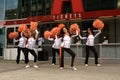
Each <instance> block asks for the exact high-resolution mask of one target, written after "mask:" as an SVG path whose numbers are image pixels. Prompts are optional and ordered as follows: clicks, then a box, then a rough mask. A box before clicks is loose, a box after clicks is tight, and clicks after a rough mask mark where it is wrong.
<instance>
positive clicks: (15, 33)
mask: <svg viewBox="0 0 120 80" xmlns="http://www.w3.org/2000/svg"><path fill="white" fill-rule="evenodd" d="M18 35H19V34H18V32H10V33H9V38H10V39H13V38H18Z"/></svg>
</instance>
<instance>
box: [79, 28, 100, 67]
mask: <svg viewBox="0 0 120 80" xmlns="http://www.w3.org/2000/svg"><path fill="white" fill-rule="evenodd" d="M87 33H88V36H87V37H82V36H81V35H80V36H79V37H80V38H81V39H87V41H86V47H85V49H86V59H85V66H88V58H89V51H90V50H91V51H92V52H93V53H94V55H95V64H96V65H97V66H100V64H99V63H98V53H97V51H96V49H95V47H94V40H95V38H96V37H97V36H98V35H99V34H100V33H101V30H98V33H97V34H95V35H94V33H93V31H92V30H91V29H90V28H88V29H87Z"/></svg>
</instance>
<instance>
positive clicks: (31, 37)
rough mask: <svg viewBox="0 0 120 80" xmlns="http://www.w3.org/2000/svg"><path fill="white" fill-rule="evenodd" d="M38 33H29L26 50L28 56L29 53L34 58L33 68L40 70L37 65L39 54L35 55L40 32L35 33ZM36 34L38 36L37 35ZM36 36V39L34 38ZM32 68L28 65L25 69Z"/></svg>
mask: <svg viewBox="0 0 120 80" xmlns="http://www.w3.org/2000/svg"><path fill="white" fill-rule="evenodd" d="M35 32H36V33H34V31H28V36H29V38H28V42H27V45H26V48H27V55H28V53H29V52H30V53H31V54H32V55H33V56H34V65H33V67H34V68H38V66H37V65H36V62H37V54H36V53H35V51H34V48H35V43H36V39H37V35H38V31H37V30H36V31H35ZM35 34H36V35H35ZM34 36H35V37H34ZM28 67H30V65H29V64H27V65H26V66H25V68H28Z"/></svg>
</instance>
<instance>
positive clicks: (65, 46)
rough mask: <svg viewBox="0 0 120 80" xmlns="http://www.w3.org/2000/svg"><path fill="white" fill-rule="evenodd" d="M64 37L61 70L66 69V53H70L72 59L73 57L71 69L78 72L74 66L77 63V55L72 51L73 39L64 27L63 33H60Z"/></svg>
mask: <svg viewBox="0 0 120 80" xmlns="http://www.w3.org/2000/svg"><path fill="white" fill-rule="evenodd" d="M60 34H61V35H62V37H63V42H62V44H61V51H62V53H61V54H60V56H61V63H60V69H63V68H64V51H66V52H68V53H69V54H70V55H71V57H72V60H71V67H72V68H73V70H77V68H76V67H75V66H74V61H75V56H76V54H75V53H74V52H73V51H72V50H71V48H70V41H71V37H70V35H69V32H68V30H67V29H66V28H65V27H64V28H63V29H62V30H61V33H60Z"/></svg>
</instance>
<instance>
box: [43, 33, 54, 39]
mask: <svg viewBox="0 0 120 80" xmlns="http://www.w3.org/2000/svg"><path fill="white" fill-rule="evenodd" d="M51 35H52V33H51V32H50V31H45V32H44V38H45V39H48V38H50V37H51Z"/></svg>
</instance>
